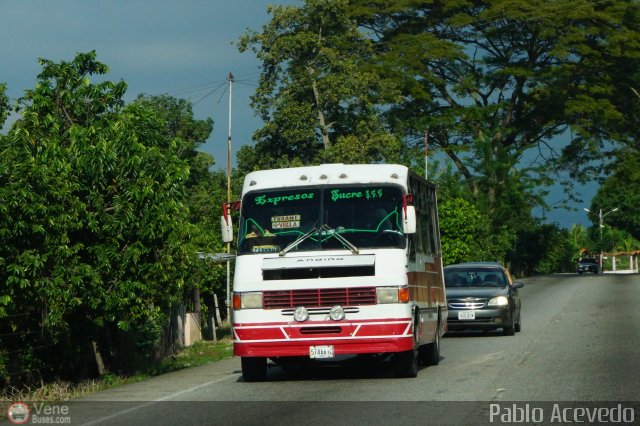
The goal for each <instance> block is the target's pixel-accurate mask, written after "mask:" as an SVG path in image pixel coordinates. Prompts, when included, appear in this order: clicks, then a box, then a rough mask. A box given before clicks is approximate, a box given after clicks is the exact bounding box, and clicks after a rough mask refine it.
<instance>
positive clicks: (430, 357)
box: [420, 320, 440, 365]
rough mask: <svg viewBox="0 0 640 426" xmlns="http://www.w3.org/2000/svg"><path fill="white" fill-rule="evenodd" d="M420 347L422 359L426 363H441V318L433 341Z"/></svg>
mask: <svg viewBox="0 0 640 426" xmlns="http://www.w3.org/2000/svg"><path fill="white" fill-rule="evenodd" d="M420 349H421V350H420V360H421V361H422V363H423V364H424V365H438V364H439V363H440V320H438V325H437V326H436V332H435V336H434V337H433V342H431V343H429V344H427V345H424V346H423V347H422V348H420Z"/></svg>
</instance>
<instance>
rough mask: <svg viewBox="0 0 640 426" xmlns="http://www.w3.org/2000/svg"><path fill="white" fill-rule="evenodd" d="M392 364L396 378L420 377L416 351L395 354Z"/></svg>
mask: <svg viewBox="0 0 640 426" xmlns="http://www.w3.org/2000/svg"><path fill="white" fill-rule="evenodd" d="M392 362H393V371H394V372H395V373H396V376H398V377H407V378H409V377H416V376H417V375H418V357H417V355H416V351H415V349H411V350H408V351H404V352H398V353H396V354H394V355H393V359H392Z"/></svg>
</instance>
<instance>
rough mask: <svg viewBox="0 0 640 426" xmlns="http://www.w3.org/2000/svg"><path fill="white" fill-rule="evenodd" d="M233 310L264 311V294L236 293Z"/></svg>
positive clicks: (257, 292)
mask: <svg viewBox="0 0 640 426" xmlns="http://www.w3.org/2000/svg"><path fill="white" fill-rule="evenodd" d="M233 309H235V310H238V309H262V292H260V291H252V292H247V293H234V294H233Z"/></svg>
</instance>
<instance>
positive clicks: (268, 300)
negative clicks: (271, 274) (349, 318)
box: [262, 287, 376, 309]
mask: <svg viewBox="0 0 640 426" xmlns="http://www.w3.org/2000/svg"><path fill="white" fill-rule="evenodd" d="M262 303H263V306H264V308H265V309H283V308H295V307H297V306H304V307H318V306H335V305H341V306H358V305H375V304H376V289H375V287H350V288H318V289H308V290H306V289H305V290H272V291H265V292H264V293H263V298H262Z"/></svg>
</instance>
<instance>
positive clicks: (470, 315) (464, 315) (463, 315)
mask: <svg viewBox="0 0 640 426" xmlns="http://www.w3.org/2000/svg"><path fill="white" fill-rule="evenodd" d="M458 319H459V320H474V319H476V313H475V312H474V311H461V312H458Z"/></svg>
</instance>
